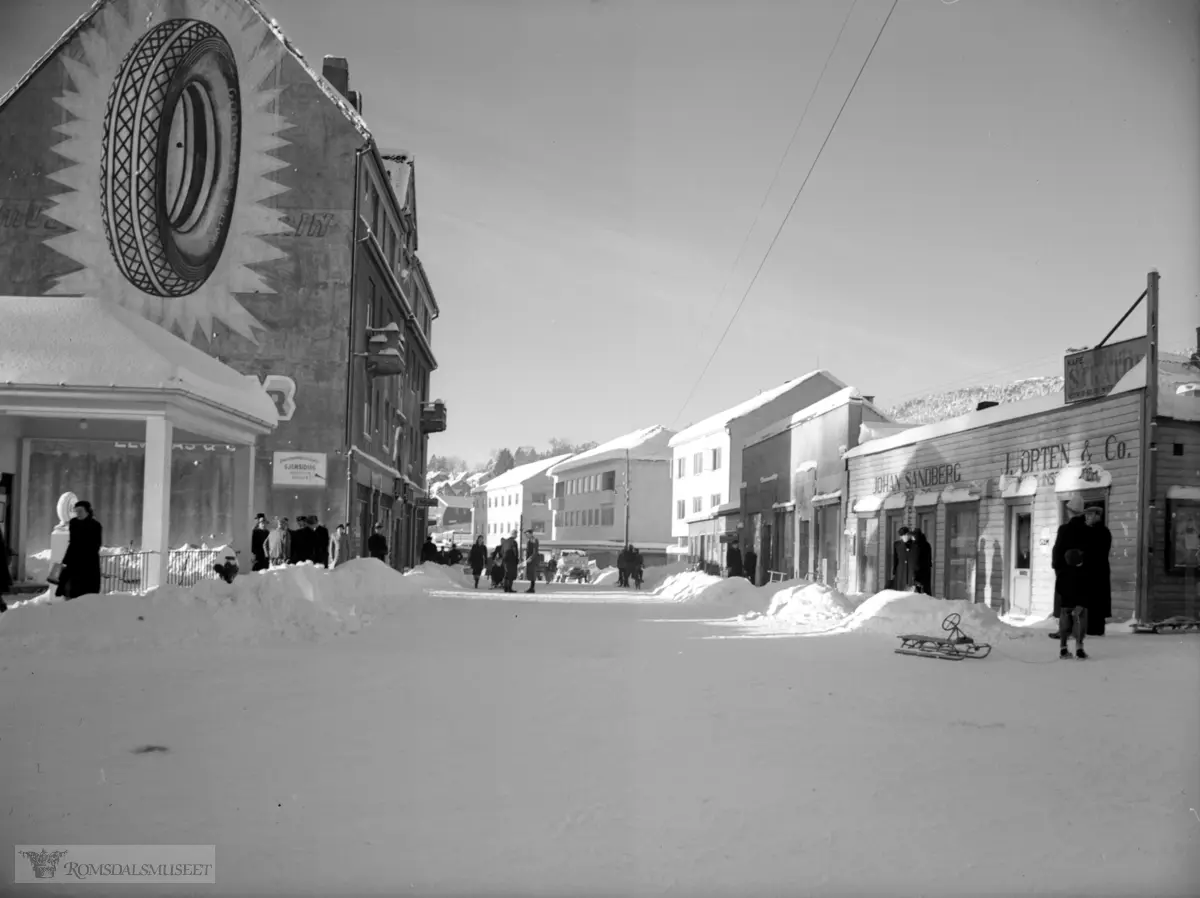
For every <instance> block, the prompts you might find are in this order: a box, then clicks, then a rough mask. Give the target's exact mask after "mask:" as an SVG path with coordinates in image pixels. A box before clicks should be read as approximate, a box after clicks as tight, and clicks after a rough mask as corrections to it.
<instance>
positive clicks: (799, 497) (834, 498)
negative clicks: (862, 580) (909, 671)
mask: <svg viewBox="0 0 1200 898" xmlns="http://www.w3.org/2000/svg"><path fill="white" fill-rule="evenodd" d="M874 398H875V397H874V396H863V395H862V394H861V393H859V392H858V391H857V390H856V389H855V388H854V387H846V388H845V389H842V390H839V391H838V392H836V393H833V394H831V395H829V396H826V397H825V398H824V399H820V400H818V401H816V402H814V403H812V404H811V405H808V406H805V407H804V408H802V409H800V410H799V411H797V412H795V413H794V414H792V415H790V416H788V417H786V418H782V419H780V420H778V421H775V422H772V423H771V424H769V425H767V426H766V427H764V428H762V429H761V430H759V431H758V432H756V433H754V434H751V435H750V436H749V437H747V439H746V441H745V444H744V447H743V449H742V482H741V493H740V495H741V499H740V504H741V518H742V522H743V523H742V537H741V539H740V541H739V542H740V543H741V546H742V549H743V551H744V550H745V549H747V548H750V549H753V550H754V553H755V555H756V556H757V558H758V563H757V570H756V571H753V572H750V571H747V575H750V576H752V577H753V579H754V582H755V583H769V582H774V581H782V580H792V579H802V580H815V581H817V582H819V583H824V584H826V585H828V586H834V587H838V588H843V589H844V588H845V586H846V580H845V572H844V571H843V570H842V567H841V563H840V561H841V559H840V556H841V546H842V532H843V530H844V528H845V507H846V506H845V502H844V501H843V494H844V492H845V486H846V484H845V477H846V463H845V461H844V458H843V456H844V454H845V453H846V452H847V451H848V450H849V449H853V448H854V447H855V446H857V445H858V442H859V439H860V436H861V435H862V434H864V433H878V432H879V431H880V430H881V429H883V430H887V429H893V430H894V429H897V426H895V425H891V423H890V420H889V419H888V417H887V416H886V415H885V414H884V413H883V412H882V411H881V410H880V409H879V408H878V407H876V406H875V404H874Z"/></svg>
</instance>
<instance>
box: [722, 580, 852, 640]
mask: <svg viewBox="0 0 1200 898" xmlns="http://www.w3.org/2000/svg"><path fill="white" fill-rule="evenodd" d="M857 605H858V603H857V602H856V601H855V600H854V599H851V598H848V597H847V596H844V595H842V594H841V593H840V592H838V591H837V590H836V589H834V588H832V587H830V586H825V585H823V584H821V583H800V584H797V585H796V586H788V587H784V588H783V589H780V590H778V591H777V592H776V593H775V594H774V595H773V596H771V604H770V605H769V606H768V607H767V611H766V614H765V615H764V614H758V613H756V612H753V611H752V612H750V613H748V614H744V615H742V617H741V619H742V620H744V621H754V620H760V619H764V618H766V619H769V621H770V622H772V623H777V624H785V625H795V626H801V627H805V628H810V629H813V630H822V629H827V628H829V627H835V626H837V625H839V624H841V623H842V622H843V621H845V620H846V618H848V617H849V616H850V615H851V614H853V613H854V609H855V608H856V607H857Z"/></svg>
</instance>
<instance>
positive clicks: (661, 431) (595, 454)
mask: <svg viewBox="0 0 1200 898" xmlns="http://www.w3.org/2000/svg"><path fill="white" fill-rule="evenodd" d="M674 435H675V432H674V431H673V430H667V428H665V427H663V426H662V425H661V424H655V425H654V426H653V427H643V428H642V429H641V430H635V431H633V432H632V433H627V434H625V435H624V436H619V437H617V438H616V439H615V440H609V441H608V442H607V443H601V444H600V445H599V446H595V447H593V448H591V449H588V450H586V451H584V452H580V453H579V454H578V455H572V456H571V457H570V458H568V459H567V460H566V461H564V462H562V463H560V464H557V465H555V466H554V467H553V468H551V469H550V470H549V471H548V472H547V473H548V474H550V476H552V477H558V476H559V475H560V474H564V473H566V472H567V471H574V470H577V469H578V468H582V467H586V466H587V465H593V464H598V463H600V462H605V461H612V460H615V459H621V460H624V458H625V453H626V452H628V453H629V458H630V460H631V461H667V462H669V461H670V460H671V448H670V446H669V443H670V441H671V437H673V436H674Z"/></svg>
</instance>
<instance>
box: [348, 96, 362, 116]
mask: <svg viewBox="0 0 1200 898" xmlns="http://www.w3.org/2000/svg"><path fill="white" fill-rule="evenodd" d="M347 99H349V100H350V105H351V106H353V107H354V111H355V112H357V113H358V114H359V115H362V94H360V93H359V92H358V91H356V90H352V91H350V95H349V97H348V98H347Z"/></svg>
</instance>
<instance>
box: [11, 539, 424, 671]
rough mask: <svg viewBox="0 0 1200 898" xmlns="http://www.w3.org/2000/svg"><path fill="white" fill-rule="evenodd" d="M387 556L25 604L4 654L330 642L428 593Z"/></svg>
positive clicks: (14, 615) (14, 617) (13, 617)
mask: <svg viewBox="0 0 1200 898" xmlns="http://www.w3.org/2000/svg"><path fill="white" fill-rule="evenodd" d="M421 579H422V578H419V577H417V578H412V579H410V580H406V579H405V578H404V577H403V576H401V575H400V574H399V573H398V572H397V571H395V570H393V569H392V568H389V567H388V566H387V565H385V564H383V563H382V562H380V561H377V560H375V559H370V558H360V559H355V560H354V561H351V562H348V563H347V564H345V565H342V566H340V567H338V568H336V569H335V570H332V571H327V570H325V569H324V568H319V567H316V566H315V565H312V564H303V565H296V566H292V567H282V568H274V569H272V570H269V571H260V572H258V573H253V574H246V575H242V576H239V577H238V578H237V579H236V580H235V581H234V582H233V583H231V584H230V583H225V582H224V581H222V580H203V581H201V582H200V583H198V584H196V586H194V587H192V588H190V589H183V588H181V587H176V586H167V587H163V588H161V589H157V590H154V591H152V592H149V593H147V594H144V595H138V594H134V593H116V594H112V595H93V596H83V597H81V598H79V599H75V600H73V601H71V602H56V603H24V604H22V605H20V606H18V607H15V608H13V609H11V610H10V611H9V612H8V613H7V614H5V615H4V616H3V617H2V618H0V651H2V652H4V653H10V652H17V651H26V652H35V653H47V652H58V651H92V652H98V651H107V650H111V649H117V648H122V649H123V648H126V647H131V646H139V645H149V646H159V647H161V646H174V645H184V644H197V643H199V644H204V643H218V644H228V643H251V644H254V643H259V642H267V641H277V640H282V641H285V642H322V641H324V640H326V639H330V638H333V637H336V636H339V635H343V634H349V633H356V632H358V631H359V630H360V629H361V628H362V627H363V626H365V625H368V624H370V622H371V620H372V618H373V617H374V616H375V615H378V614H383V613H387V612H389V611H394V610H397V609H398V608H399V607H401V603H400V601H399V600H402V599H415V598H418V597H423V596H424V595H425V589H426V586H425V584H422V583H421V582H420V580H421Z"/></svg>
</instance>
